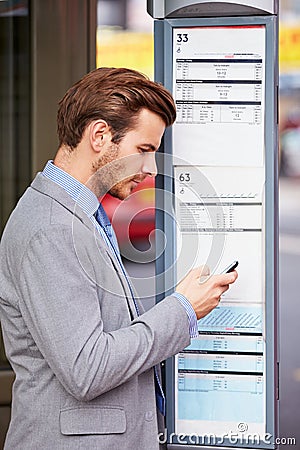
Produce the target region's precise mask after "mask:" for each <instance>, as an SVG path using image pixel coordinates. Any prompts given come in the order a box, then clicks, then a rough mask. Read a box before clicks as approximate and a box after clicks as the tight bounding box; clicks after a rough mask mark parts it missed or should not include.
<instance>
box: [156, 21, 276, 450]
mask: <svg viewBox="0 0 300 450" xmlns="http://www.w3.org/2000/svg"><path fill="white" fill-rule="evenodd" d="M219 25H222V26H226V25H228V26H231V25H265V27H266V74H265V79H266V80H267V83H266V87H265V98H266V102H265V104H266V109H265V171H266V172H265V174H266V184H265V211H264V213H265V259H266V268H265V282H266V291H265V295H266V308H265V315H266V318H265V325H266V369H265V373H266V380H267V383H266V432H267V433H270V434H271V435H272V436H273V438H275V437H276V436H278V434H277V432H278V386H279V380H278V365H279V361H278V337H277V328H278V326H277V321H278V317H277V310H278V165H277V144H278V142H277V141H278V137H277V125H278V99H277V96H278V64H277V42H278V39H277V33H278V30H277V17H276V16H257V17H255V16H251V17H230V18H229V17H223V18H197V19H164V20H163V21H155V28H154V30H155V62H156V64H155V78H156V80H157V81H160V82H162V83H163V84H164V85H165V86H166V87H167V88H168V89H169V90H170V91H172V89H173V84H172V61H173V59H172V48H173V47H172V32H173V28H176V27H193V26H219ZM161 150H163V151H164V152H165V153H166V154H172V136H171V131H170V130H167V132H166V134H165V138H164V143H163V145H162V148H161ZM161 164H162V165H163V166H164V167H161V168H160V170H159V171H160V173H166V174H170V176H171V175H172V174H171V172H172V167H168V166H167V165H166V163H165V162H164V160H163V161H162V162H161ZM157 187H160V189H163V190H165V191H167V192H172V191H173V184H172V181H171V177H170V178H169V177H168V176H160V177H159V179H158V183H157ZM168 198H169V196H168ZM166 199H167V197H166V194H164V198H161V197H159V196H158V198H157V205H156V206H157V208H158V209H159V212H158V214H157V218H156V227H157V229H160V230H162V231H164V232H165V231H166V230H167V236H168V241H167V244H166V249H165V252H164V253H163V255H161V257H160V258H158V260H157V265H156V270H157V274H162V273H164V272H165V271H166V269H167V268H168V267H170V266H171V265H172V263H173V261H174V258H175V248H174V242H176V235H175V229H174V222H173V221H171V220H170V211H168V210H170V205H169V204H168V203H167V201H166ZM163 211H165V212H163ZM158 245H160V244H159V243H158ZM160 248H161V247H160ZM173 276H174V280H175V274H173ZM174 280H173V281H174ZM164 281H165V282H164ZM164 281H163V280H162V279H161V278H160V277H159V281H158V285H157V290H158V292H165V295H167V294H168V293H169V292H168V291H167V290H166V286H169V285H170V284H169V283H167V282H166V280H164ZM162 298H163V295H160V296H158V298H157V301H160V300H161V299H162ZM165 372H166V374H165V377H166V386H165V389H166V396H167V400H168V411H169V412H168V414H167V418H166V426H167V429H168V436H169V434H170V433H172V432H174V429H175V423H174V422H175V417H174V407H175V400H174V393H175V390H174V389H175V388H174V376H175V368H174V358H171V359H169V360H168V361H166V366H165ZM173 442H174V440H173ZM225 445H226V443H225ZM227 445H228V443H227ZM239 445H240V444H239ZM232 447H235V448H239V447H238V445H230V446H229V448H232ZM183 448H184V446H183V445H181V444H177V445H176V443H175V444H174V445H168V449H169V450H175V449H178V450H182V449H183ZM187 448H188V449H191V450H192V449H199V448H211V447H205V446H204V447H203V446H194V445H193V446H191V445H188V446H187ZM214 448H216V447H214ZM217 448H220V449H224V448H227V447H224V446H222V447H217ZM243 448H276V447H275V444H274V445H267V447H264V446H263V445H259V446H256V447H251V446H250V445H248V446H247V445H243Z"/></svg>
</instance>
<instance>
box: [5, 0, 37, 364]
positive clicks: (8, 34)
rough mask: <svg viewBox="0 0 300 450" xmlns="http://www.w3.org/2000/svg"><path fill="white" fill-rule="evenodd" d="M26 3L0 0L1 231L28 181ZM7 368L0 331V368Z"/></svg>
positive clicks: (28, 70)
mask: <svg viewBox="0 0 300 450" xmlns="http://www.w3.org/2000/svg"><path fill="white" fill-rule="evenodd" d="M29 32H30V28H29V17H28V2H27V1H23V0H22V1H21V0H14V1H1V2H0V67H1V71H0V234H1V232H2V230H3V227H4V225H5V222H6V220H7V218H8V216H9V214H10V212H11V210H12V209H13V208H14V206H15V204H16V202H17V200H18V198H19V197H20V195H21V194H22V193H23V191H24V189H25V188H26V186H27V185H28V182H29V180H30V176H31V174H30V78H29V77H30V65H29V63H30V60H29V45H30V40H29ZM6 367H9V365H8V362H7V360H6V357H5V354H4V349H3V342H2V336H1V333H0V368H6Z"/></svg>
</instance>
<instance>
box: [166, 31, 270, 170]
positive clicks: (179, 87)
mask: <svg viewBox="0 0 300 450" xmlns="http://www.w3.org/2000/svg"><path fill="white" fill-rule="evenodd" d="M264 62H265V28H264V26H249V27H239V26H231V27H194V28H187V29H181V28H176V29H174V31H173V94H174V97H175V101H176V108H177V120H176V122H175V124H174V126H173V143H174V144H173V154H174V155H175V156H179V157H182V158H185V159H186V160H187V162H188V163H189V164H193V165H197V164H202V165H228V166H254V167H257V166H262V165H263V162H264V157H263V155H264V108H265V101H264V96H265V74H264Z"/></svg>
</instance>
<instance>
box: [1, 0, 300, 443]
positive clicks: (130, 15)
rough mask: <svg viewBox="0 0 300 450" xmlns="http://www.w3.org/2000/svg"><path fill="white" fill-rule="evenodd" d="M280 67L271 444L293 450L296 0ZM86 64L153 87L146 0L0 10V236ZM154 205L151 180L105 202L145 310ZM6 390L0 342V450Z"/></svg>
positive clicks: (296, 380)
mask: <svg viewBox="0 0 300 450" xmlns="http://www.w3.org/2000/svg"><path fill="white" fill-rule="evenodd" d="M95 56H96V62H95ZM279 63H280V89H279V94H280V95H279V100H280V110H279V113H280V114H279V118H280V121H279V136H280V145H279V153H278V159H279V167H280V183H279V192H280V199H279V200H280V201H279V207H280V211H279V213H280V279H279V283H280V317H279V322H280V360H281V365H280V417H279V420H280V436H281V437H286V438H288V437H295V438H296V439H297V444H296V446H293V447H292V448H294V449H295V448H299V449H300V426H299V425H300V419H299V411H300V354H299V352H298V348H297V347H298V342H299V337H300V333H299V325H298V321H299V317H300V306H299V304H300V300H299V293H298V289H299V288H298V282H297V281H298V276H299V271H300V1H299V0H280V29H279ZM95 64H96V66H97V67H100V66H114V67H130V68H134V69H137V70H139V71H141V72H143V73H145V74H147V75H148V76H149V77H150V78H151V79H153V73H154V61H153V20H152V18H151V17H150V16H148V15H147V12H146V0H98V1H97V0H85V1H82V0H43V1H41V0H7V1H6V0H0V67H1V71H0V97H1V98H0V118H1V121H0V140H1V141H0V142H1V146H0V232H1V231H2V229H3V227H4V224H5V222H6V220H7V218H8V215H9V214H10V212H11V210H12V209H13V207H14V205H15V204H16V202H17V200H18V198H19V197H20V195H22V193H23V192H24V190H25V188H26V187H27V185H28V184H29V183H30V181H31V179H32V178H33V176H34V174H35V173H36V172H37V171H38V170H41V169H42V168H43V166H44V164H45V162H46V161H47V160H48V159H51V158H52V157H53V156H54V154H55V151H56V148H57V141H56V131H55V128H56V125H55V120H56V110H57V102H58V100H59V99H60V98H61V97H62V96H63V94H64V92H65V91H66V90H67V88H68V87H69V86H71V85H72V84H73V82H75V81H76V80H77V79H79V78H80V77H81V76H82V75H84V73H86V72H88V71H89V70H91V69H92V68H94V67H95ZM154 201H155V193H154V186H153V182H152V181H151V180H147V181H146V182H145V185H144V186H141V187H140V188H139V191H138V192H136V194H135V195H134V196H133V198H132V199H131V200H129V201H128V202H127V204H126V208H124V207H122V206H120V203H119V202H118V201H117V200H115V199H112V198H110V197H107V198H106V199H105V208H106V209H107V212H108V214H109V215H110V217H112V218H113V225H114V227H115V229H116V233H117V235H118V238H119V243H120V247H121V251H122V253H123V255H125V257H126V258H125V264H126V267H127V270H128V272H129V273H130V274H131V275H132V276H133V277H134V283H135V286H136V289H137V291H138V292H139V294H140V295H141V296H142V297H143V303H144V306H145V307H146V309H147V308H149V307H151V305H153V304H154V284H155V283H154V270H155V267H154V265H155V263H154V246H153V243H154V241H153V239H150V240H149V236H151V238H152V237H153V233H152V232H153V230H154V227H155V225H154ZM128 215H129V216H130V218H131V223H130V226H129V225H128ZM124 231H126V232H124ZM151 233H152V234H151ZM128 234H129V236H130V240H131V243H128V238H127V236H128ZM132 245H133V247H132ZM136 250H137V251H139V252H140V255H142V251H145V250H147V251H146V253H145V254H146V257H145V258H144V259H143V257H142V256H140V258H139V259H140V263H139V264H137V263H134V262H132V261H130V259H131V255H132V251H136ZM12 380H13V374H12V371H11V370H10V367H9V364H8V362H7V360H6V358H5V353H4V349H3V343H2V340H1V336H0V449H1V448H2V446H3V442H4V437H5V433H6V429H7V426H8V422H9V417H10V400H11V383H12ZM285 448H288V446H285Z"/></svg>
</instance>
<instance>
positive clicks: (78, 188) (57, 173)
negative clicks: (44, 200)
mask: <svg viewBox="0 0 300 450" xmlns="http://www.w3.org/2000/svg"><path fill="white" fill-rule="evenodd" d="M42 175H44V176H45V177H46V178H49V179H50V180H52V181H54V183H56V184H58V185H59V186H60V187H62V188H63V189H64V190H65V191H66V192H67V193H68V194H69V195H70V196H71V197H72V199H73V200H74V202H75V203H76V204H77V205H78V206H80V207H81V209H82V210H83V211H84V212H85V214H87V216H88V217H91V216H93V215H94V214H95V212H96V211H97V209H98V207H99V201H98V199H97V197H96V195H95V194H94V193H93V192H92V191H91V190H90V189H89V188H87V187H86V186H85V185H84V184H82V183H80V181H78V180H76V178H74V177H72V175H70V174H68V173H67V172H65V171H64V170H62V169H60V168H59V167H57V166H55V165H54V164H53V161H48V162H47V164H46V166H45V167H44V170H43V172H42Z"/></svg>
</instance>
